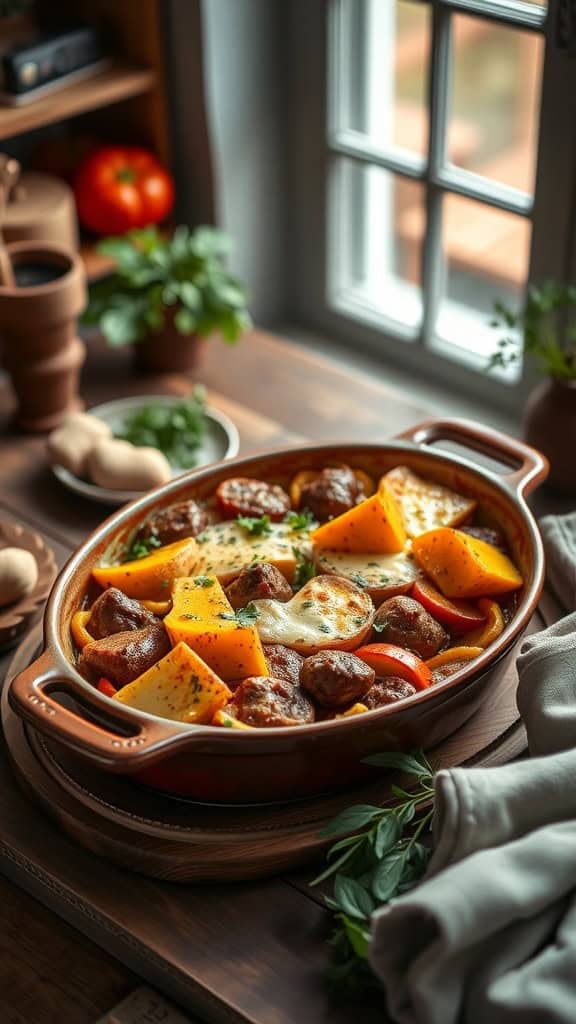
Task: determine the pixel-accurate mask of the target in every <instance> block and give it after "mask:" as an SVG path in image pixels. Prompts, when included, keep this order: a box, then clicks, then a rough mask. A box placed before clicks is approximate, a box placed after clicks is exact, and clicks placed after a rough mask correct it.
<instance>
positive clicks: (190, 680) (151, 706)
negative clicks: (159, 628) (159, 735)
mask: <svg viewBox="0 0 576 1024" xmlns="http://www.w3.org/2000/svg"><path fill="white" fill-rule="evenodd" d="M231 696H232V694H231V692H230V690H229V689H228V687H227V686H226V685H225V683H223V682H222V680H221V679H219V678H218V676H217V675H216V674H215V673H214V672H213V671H212V669H211V668H209V667H208V665H207V664H206V663H205V662H204V661H202V659H201V658H199V657H198V655H197V654H195V653H194V651H192V650H190V648H189V647H188V646H187V645H186V644H177V645H176V647H174V648H173V649H172V650H171V651H170V652H169V653H168V654H167V655H166V656H165V657H164V658H162V659H161V660H160V661H157V662H156V664H155V665H152V668H149V669H148V670H147V671H146V672H143V674H142V675H141V676H138V678H137V679H135V680H134V682H132V683H128V685H127V686H123V687H122V689H121V690H119V691H118V693H116V694H115V695H114V698H113V699H114V700H117V701H119V702H120V704H127V705H128V706H129V707H131V708H138V710H139V711H147V712H148V714H150V715H158V716H159V717H160V718H171V719H172V720H173V721H176V722H189V723H190V724H198V725H201V724H203V723H210V722H211V721H212V719H213V718H214V715H215V714H216V712H217V711H219V710H220V709H221V708H223V707H225V706H226V704H227V703H228V701H229V699H230V697H231Z"/></svg>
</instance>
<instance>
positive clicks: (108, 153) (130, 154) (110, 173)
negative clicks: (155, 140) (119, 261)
mask: <svg viewBox="0 0 576 1024" xmlns="http://www.w3.org/2000/svg"><path fill="white" fill-rule="evenodd" d="M74 192H75V194H76V203H77V206H78V216H79V218H80V222H81V223H82V224H83V225H84V227H86V228H89V229H90V231H93V232H94V233H95V234H96V235H121V234H124V233H125V232H126V231H130V230H131V229H132V228H143V227H145V226H146V225H147V224H158V222H159V221H161V220H163V219H164V217H166V216H167V214H168V213H169V212H170V210H171V209H172V204H173V202H174V183H173V181H172V178H171V177H170V175H169V174H168V171H166V170H165V169H164V167H162V164H161V163H160V161H159V160H158V158H157V157H155V156H154V154H153V153H150V152H149V151H148V150H146V149H139V148H138V147H137V146H103V147H102V148H101V149H97V150H96V151H95V152H94V153H91V154H90V155H89V156H88V157H87V158H86V159H85V160H84V161H83V163H82V164H81V165H80V167H79V169H78V173H77V175H76V179H75V182H74Z"/></svg>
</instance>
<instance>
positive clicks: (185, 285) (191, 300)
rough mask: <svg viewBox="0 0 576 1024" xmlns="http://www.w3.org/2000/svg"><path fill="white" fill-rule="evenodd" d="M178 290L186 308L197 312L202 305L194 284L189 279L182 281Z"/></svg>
mask: <svg viewBox="0 0 576 1024" xmlns="http://www.w3.org/2000/svg"><path fill="white" fill-rule="evenodd" d="M178 291H179V294H180V298H181V299H182V302H183V303H184V305H185V306H186V308H187V309H189V310H190V311H191V312H192V313H197V312H198V310H199V309H200V306H201V305H202V299H201V297H200V292H199V290H198V288H197V287H196V285H194V284H192V282H191V281H182V283H181V285H180V286H179V289H178Z"/></svg>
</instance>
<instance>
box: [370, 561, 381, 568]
mask: <svg viewBox="0 0 576 1024" xmlns="http://www.w3.org/2000/svg"><path fill="white" fill-rule="evenodd" d="M378 564H379V563H378V562H368V568H372V567H375V568H376V569H377V568H378Z"/></svg>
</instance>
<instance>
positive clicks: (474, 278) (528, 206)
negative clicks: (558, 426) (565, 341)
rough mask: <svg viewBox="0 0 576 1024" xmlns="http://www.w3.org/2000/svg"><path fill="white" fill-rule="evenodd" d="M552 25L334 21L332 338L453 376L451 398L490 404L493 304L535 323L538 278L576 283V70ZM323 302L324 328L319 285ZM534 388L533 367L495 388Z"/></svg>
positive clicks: (517, 16)
mask: <svg viewBox="0 0 576 1024" xmlns="http://www.w3.org/2000/svg"><path fill="white" fill-rule="evenodd" d="M550 8H551V9H550V12H549V11H548V7H547V5H546V3H545V0H542V2H536V0H532V2H525V0H524V2H521V0H517V2H515V0H326V4H325V7H324V16H325V19H326V23H325V33H326V34H325V37H324V48H325V53H326V61H327V65H326V67H325V68H324V73H325V75H326V82H327V86H326V95H325V105H324V127H323V132H322V142H321V144H319V145H318V150H317V152H316V159H315V158H314V157H313V156H312V153H311V144H307V143H305V142H304V141H303V146H304V149H305V150H306V155H307V158H308V161H309V165H310V159H311V158H312V162H313V164H314V165H315V166H317V165H321V167H322V170H321V171H318V170H316V171H315V170H314V167H312V168H311V170H310V173H309V186H310V188H311V189H312V190H313V189H314V187H315V183H316V187H317V188H318V192H317V193H316V197H317V199H318V200H320V189H322V190H323V198H324V197H325V207H324V209H325V219H324V224H323V228H324V239H325V249H324V251H323V259H322V263H323V289H324V291H323V295H322V296H321V295H319V294H318V293H316V302H317V303H318V302H319V300H320V301H321V302H323V310H324V315H323V316H320V317H318V316H317V317H316V320H317V321H318V322H320V321H322V325H323V326H324V327H326V326H327V327H330V328H331V329H335V330H336V331H339V333H340V335H341V336H342V335H344V336H346V337H347V339H348V340H349V341H350V343H353V342H354V343H357V344H361V345H365V346H370V347H372V348H373V349H376V350H379V351H381V352H383V353H385V354H386V355H387V356H391V357H392V358H394V359H396V360H397V361H401V362H403V363H405V364H406V365H409V366H410V365H412V366H415V367H418V368H419V369H421V370H424V371H425V372H429V373H432V374H435V375H436V376H441V375H442V374H443V373H446V371H447V368H448V367H450V378H451V380H452V381H453V382H454V383H456V384H457V385H458V386H459V385H460V384H461V385H462V387H464V388H466V387H467V388H469V390H471V391H475V392H476V393H478V392H481V391H482V389H485V388H486V375H485V374H486V367H487V362H488V359H489V356H490V354H491V353H492V352H493V351H494V349H495V345H496V343H497V340H498V335H497V333H496V332H495V331H494V330H493V329H492V328H491V327H490V325H489V324H490V319H491V314H492V306H493V302H494V301H495V300H497V299H500V300H502V301H504V302H506V303H507V304H508V305H509V306H512V307H513V308H519V307H520V305H521V304H522V302H523V297H524V291H525V287H526V284H527V281H528V280H529V279H530V278H531V277H532V278H533V279H540V280H542V279H543V278H544V277H545V276H554V277H560V278H562V277H563V276H565V275H566V274H569V273H570V261H569V258H568V252H569V237H568V236H569V232H570V231H571V228H570V227H569V225H568V222H569V221H570V219H571V213H570V211H571V210H572V206H573V203H574V198H575V195H576V184H575V180H574V174H573V168H574V163H573V161H574V141H573V136H574V133H573V131H572V124H573V123H574V122H573V121H571V120H570V121H566V120H564V127H563V129H562V136H561V137H560V135H559V128H560V126H561V119H560V115H559V112H560V111H563V113H564V118H566V116H569V115H568V113H567V105H566V96H567V95H570V96H573V95H574V94H575V90H576V72H575V67H576V61H571V60H568V59H567V58H566V57H565V56H564V55H563V54H562V53H561V52H560V51H559V50H558V49H557V47H556V43H555V33H554V32H553V31H551V26H550V25H549V20H550V18H551V17H552V13H553V11H554V13H555V8H556V0H550ZM307 86H308V89H310V87H311V82H310V80H308V81H307ZM566 90H568V91H566ZM543 96H544V101H543ZM568 124H570V127H569V128H568V127H567V125H568ZM567 136H569V139H567ZM321 146H322V147H323V150H324V151H323V153H322V154H321V155H320V148H321ZM306 147H307V148H306ZM539 153H540V159H539ZM543 153H544V158H543V157H542V154H543ZM562 208H563V212H562ZM309 219H310V217H309ZM556 226H557V233H556V235H555V236H554V237H552V235H551V231H553V230H556ZM314 282H315V284H316V286H318V284H319V275H318V276H316V277H315V278H314ZM306 300H307V302H308V309H309V310H310V309H311V305H312V302H313V295H312V286H311V285H310V284H308V285H307V290H306V288H304V303H303V304H304V305H305V304H306ZM520 375H521V367H518V368H515V369H514V370H512V371H510V370H508V371H506V372H502V373H500V374H499V377H497V378H494V377H491V378H490V388H491V397H492V398H494V399H495V400H499V401H500V402H501V404H506V405H511V404H513V403H514V401H519V399H520V397H521V394H522V393H523V391H525V388H524V389H523V388H522V386H521V382H520V381H519V377H520Z"/></svg>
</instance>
